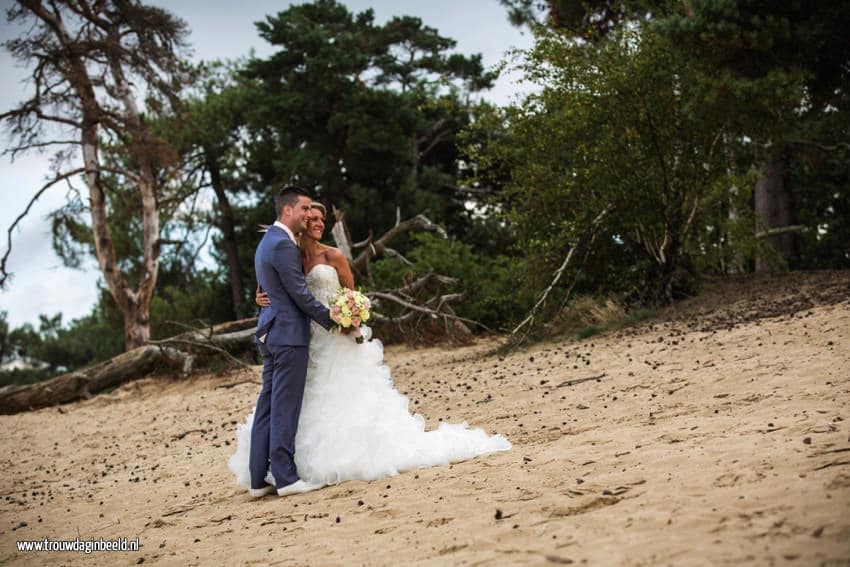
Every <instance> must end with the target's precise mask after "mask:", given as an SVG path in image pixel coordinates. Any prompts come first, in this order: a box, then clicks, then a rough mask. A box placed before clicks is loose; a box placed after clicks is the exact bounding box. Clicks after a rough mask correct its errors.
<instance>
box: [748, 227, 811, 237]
mask: <svg viewBox="0 0 850 567" xmlns="http://www.w3.org/2000/svg"><path fill="white" fill-rule="evenodd" d="M805 229H806V227H805V226H803V225H800V224H794V225H791V226H778V227H775V228H768V229H766V230H762V231H759V232H757V233H756V238H767V237H768V236H776V235H777V234H788V233H789V232H801V231H803V230H805Z"/></svg>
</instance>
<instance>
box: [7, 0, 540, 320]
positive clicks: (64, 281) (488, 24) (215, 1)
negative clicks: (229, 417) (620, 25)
mask: <svg viewBox="0 0 850 567" xmlns="http://www.w3.org/2000/svg"><path fill="white" fill-rule="evenodd" d="M12 3H13V2H12V0H0V7H2V10H3V14H4V16H2V23H0V42H3V41H6V40H8V39H11V38H13V37H15V36H17V35H19V34H20V33H21V32H22V31H23V30H22V29H21V28H19V27H17V26H15V27H13V26H11V25H10V24H9V23H8V22H6V19H5V12H6V9H7V8H8V7H9V6H11V5H12ZM150 3H152V4H155V5H159V6H162V7H164V8H167V9H168V10H170V11H171V12H172V13H174V14H175V15H177V16H179V17H180V18H182V19H184V20H185V21H186V22H187V24H188V26H189V29H190V30H191V35H190V37H189V42H190V44H191V46H192V50H193V58H194V59H195V60H213V59H236V58H239V57H242V56H245V55H247V54H248V53H249V51H250V50H252V49H253V50H254V52H255V53H256V55H257V56H259V57H263V56H268V55H271V54H272V53H273V52H274V49H273V48H272V46H270V45H268V44H267V43H265V41H264V40H263V39H262V38H260V37H259V36H258V35H257V32H256V27H255V25H254V23H255V22H257V21H260V20H263V19H264V18H265V16H267V15H269V14H276V13H277V12H280V11H283V10H285V9H286V8H287V6H289V5H291V4H294V3H298V2H285V1H277V2H273V1H270V0H253V1H251V2H245V1H244V0H232V1H228V0H171V1H168V2H166V1H162V0H154V1H150ZM342 3H343V4H345V5H346V6H347V7H348V9H349V10H350V11H352V12H362V11H364V10H366V9H368V8H372V9H373V10H374V12H375V20H376V22H378V23H383V22H385V21H386V20H388V19H390V18H392V17H393V16H401V15H410V16H417V17H419V18H421V19H422V21H423V23H424V24H425V25H428V26H431V27H433V28H436V29H437V30H438V31H439V32H440V33H441V35H443V36H447V37H451V38H453V39H454V40H456V41H457V46H456V48H455V49H456V51H457V52H458V53H463V54H467V55H468V54H472V53H481V54H482V57H483V60H484V64H485V65H486V66H488V67H491V66H495V65H497V64H498V63H499V62H500V61H501V60H502V59H503V58H504V55H505V53H506V51H508V50H509V49H511V48H514V47H517V48H526V47H529V46H530V45H531V43H532V39H531V36H530V34H529V32H527V31H524V30H519V29H517V28H514V27H512V26H511V25H510V24H509V23H508V20H507V12H506V11H505V9H504V8H503V7H502V6H501V5H500V4H499V1H498V0H429V1H427V2H423V1H415V0H372V1H371V2H369V1H365V0H347V1H345V0H343V1H342ZM0 77H2V79H0V112H6V111H7V110H10V109H12V108H14V107H15V106H16V105H17V104H18V103H19V102H21V101H22V100H24V99H25V98H27V96H28V95H29V94H30V93H31V92H32V90H31V85H30V84H28V82H27V78H28V77H29V72H28V70H27V69H25V68H22V67H20V66H19V65H18V64H17V63H16V62H15V61H14V60H13V59H12V57H11V56H10V55H9V53H8V52H6V50H4V49H0ZM527 90H528V89H527V87H525V86H524V85H522V84H519V83H518V81H517V78H516V76H515V75H503V76H502V77H501V78H500V79H499V81H498V82H497V84H496V86H495V87H494V89H493V90H491V91H490V92H489V93H487V95H486V97H485V98H487V99H488V100H491V101H493V102H495V103H498V104H507V103H509V102H511V101H512V100H514V99H516V98H517V97H519V96H521V94H522V93H523V92H526V91H527ZM9 144H10V140H9V138H8V136H7V135H6V132H5V131H4V132H2V133H0V146H2V148H3V149H5V148H7V147H8V146H9ZM49 157H50V154H49V153H44V154H38V153H30V154H24V155H19V156H18V157H17V158H16V159H15V160H14V162H12V161H11V160H10V159H9V157H8V156H3V157H0V255H2V254H5V252H6V249H7V230H8V229H9V226H11V224H12V223H13V222H14V220H15V218H16V217H17V216H18V215H19V214H20V213H21V212H22V211H23V210H24V208H25V207H26V206H27V203H28V202H29V200H30V199H31V198H32V196H33V195H34V194H35V192H36V191H37V190H38V189H39V188H41V187H42V186H43V185H44V183H45V181H46V180H47V179H49V178H50V175H49V173H50V170H49V164H50V161H49ZM77 186H78V187H79V188H80V189H85V188H84V187H81V186H80V184H79V183H77ZM67 190H68V189H67V186H65V185H62V184H57V185H55V186H54V187H53V188H51V189H49V190H48V191H47V192H46V193H45V194H44V195H43V196H42V197H41V199H39V200H38V201H37V202H36V204H35V205H34V206H33V208H32V209H31V211H30V214H29V215H27V217H26V218H25V219H24V220H23V221H22V222H21V223H19V225H18V228H17V229H16V230H15V231H14V233H13V235H12V253H11V255H10V257H9V261H8V271H10V272H13V273H14V276H13V278H12V279H11V282H9V283H8V285H7V286H6V289H4V290H0V311H6V312H7V319H8V321H9V324H10V326H11V327H13V328H14V327H17V326H19V325H21V324H23V323H25V322H30V323H33V324H36V326H37V322H38V316H39V314H41V313H43V314H46V315H51V316H52V315H54V314H56V313H60V312H61V313H62V314H63V321H65V322H66V323H67V322H69V321H71V320H72V319H75V318H78V317H81V316H84V315H87V314H88V313H90V312H91V308H92V306H93V305H94V303H95V301H96V300H97V282H98V281H99V280H100V271H99V269H98V267H97V263H96V261H95V260H94V258H92V259H90V260H89V261H88V262H87V263H85V264H84V265H83V267H82V268H83V269H71V268H66V267H64V266H63V265H62V261H61V260H60V258H59V257H58V256H57V255H56V253H55V252H54V251H53V248H52V244H51V238H50V225H49V221H48V220H47V215H48V214H49V213H50V212H51V211H53V210H55V209H57V208H59V207H60V206H61V205H62V204H63V203H64V202H65V197H66V193H67ZM84 196H85V193H84Z"/></svg>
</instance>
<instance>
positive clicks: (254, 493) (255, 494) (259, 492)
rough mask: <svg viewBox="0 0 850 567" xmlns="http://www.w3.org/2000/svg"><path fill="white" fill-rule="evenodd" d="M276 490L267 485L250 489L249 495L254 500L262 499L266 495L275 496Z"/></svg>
mask: <svg viewBox="0 0 850 567" xmlns="http://www.w3.org/2000/svg"><path fill="white" fill-rule="evenodd" d="M275 490H276V488H275V487H274V486H270V485H268V484H267V485H266V486H264V487H262V488H249V489H248V494H250V495H251V497H252V498H260V497H262V496H265V495H266V494H273V493H274V491H275Z"/></svg>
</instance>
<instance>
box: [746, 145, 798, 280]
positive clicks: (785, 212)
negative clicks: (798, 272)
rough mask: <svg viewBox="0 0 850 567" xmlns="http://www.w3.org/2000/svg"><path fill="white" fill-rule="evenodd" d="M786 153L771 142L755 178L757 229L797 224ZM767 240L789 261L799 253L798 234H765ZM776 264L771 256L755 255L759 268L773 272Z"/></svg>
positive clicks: (766, 229)
mask: <svg viewBox="0 0 850 567" xmlns="http://www.w3.org/2000/svg"><path fill="white" fill-rule="evenodd" d="M785 162H786V156H785V151H784V149H783V148H781V147H778V146H771V147H770V148H769V149H768V153H767V155H766V156H765V159H764V162H763V163H762V176H761V178H760V179H759V180H758V181H757V182H756V188H755V212H756V232H757V233H759V232H767V231H770V230H771V229H776V228H784V227H790V226H792V225H793V224H794V216H795V215H794V208H793V205H792V202H791V191H790V190H789V187H788V184H787V183H786V179H785ZM765 239H766V240H767V242H768V243H769V244H770V245H771V246H772V247H773V249H774V250H776V251H777V252H778V253H779V255H780V256H782V258H784V259H785V260H786V261H790V260H792V259H794V257H796V255H797V235H796V234H795V233H794V232H785V233H782V234H774V235H768V236H765ZM772 269H773V265H772V264H771V263H770V262H769V260H768V258H766V257H764V256H759V257H757V258H756V271H757V272H770V271H772Z"/></svg>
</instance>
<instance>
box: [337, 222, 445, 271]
mask: <svg viewBox="0 0 850 567" xmlns="http://www.w3.org/2000/svg"><path fill="white" fill-rule="evenodd" d="M414 228H419V229H421V230H427V231H430V232H436V233H437V234H439V235H440V236H442V237H443V238H448V235H447V234H446V231H445V230H443V228H442V227H441V226H439V225H437V224H435V223H433V222H431V220H430V219H429V218H428V217H426V216H425V215H424V214H418V215H416V216H415V217H412V218H409V219H407V220H405V221H402V220H401V211H400V209H396V224H395V226H393V227H392V228H391V229H389V230H388V231H387V232H385V233H384V234H383V236H381V237H380V238H379V239H378V240H376V241H374V242H372V243H370V244H369V245H368V246H366V249H365V250H364V251H363V252H361V253H360V254H358V255H357V258H355V259H354V261H353V262H352V263H351V267H352V268H353V269H355V270H357V271H358V272H362V270H363V269H364V268H365V267H366V262H367V260H370V259H372V258H374V257H376V256H378V255H379V254H383V253H386V251H387V249H389V243H390V242H391V241H392V240H393V239H394V238H396V237H397V236H399V235H401V234H404V233H405V232H409V231H411V230H413V229H414ZM334 236H335V237H336V234H334ZM349 242H350V240H349ZM337 244H339V242H337ZM390 250H391V249H390ZM390 254H392V252H390Z"/></svg>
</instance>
